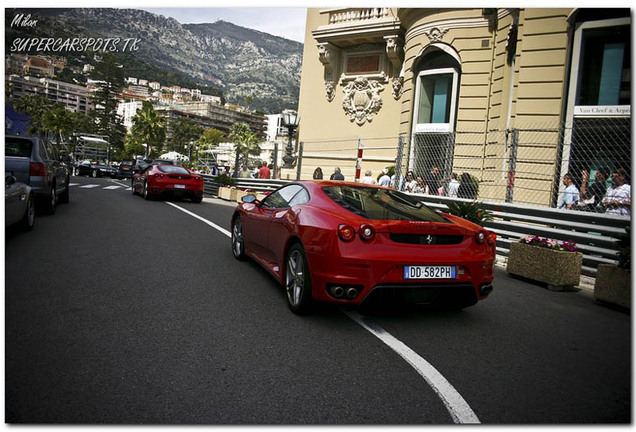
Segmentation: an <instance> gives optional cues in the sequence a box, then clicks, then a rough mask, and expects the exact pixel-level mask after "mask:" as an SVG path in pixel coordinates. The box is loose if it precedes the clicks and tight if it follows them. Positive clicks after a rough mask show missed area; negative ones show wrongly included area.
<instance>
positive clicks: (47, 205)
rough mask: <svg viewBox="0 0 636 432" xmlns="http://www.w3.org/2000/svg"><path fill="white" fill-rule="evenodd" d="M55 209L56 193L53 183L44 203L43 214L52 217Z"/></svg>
mask: <svg viewBox="0 0 636 432" xmlns="http://www.w3.org/2000/svg"><path fill="white" fill-rule="evenodd" d="M56 208H57V192H56V191H55V183H54V184H52V185H51V191H50V192H49V196H48V198H47V199H45V201H44V212H45V213H46V214H49V215H54V214H55V210H56Z"/></svg>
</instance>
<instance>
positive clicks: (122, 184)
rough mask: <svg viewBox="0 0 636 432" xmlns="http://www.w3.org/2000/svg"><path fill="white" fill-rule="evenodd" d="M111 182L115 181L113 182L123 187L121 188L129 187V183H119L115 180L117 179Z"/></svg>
mask: <svg viewBox="0 0 636 432" xmlns="http://www.w3.org/2000/svg"><path fill="white" fill-rule="evenodd" d="M113 183H115V184H117V185H119V186H121V187H123V188H129V187H130V185H129V184H124V183H119V182H117V181H115V182H113Z"/></svg>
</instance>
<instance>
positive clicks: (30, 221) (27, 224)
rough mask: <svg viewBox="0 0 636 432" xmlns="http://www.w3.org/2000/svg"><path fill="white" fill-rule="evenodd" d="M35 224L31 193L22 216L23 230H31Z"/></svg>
mask: <svg viewBox="0 0 636 432" xmlns="http://www.w3.org/2000/svg"><path fill="white" fill-rule="evenodd" d="M34 226H35V203H34V202H33V195H29V198H28V201H27V205H26V210H25V211H24V217H23V218H22V227H23V228H24V230H25V231H31V230H32V229H33V227H34Z"/></svg>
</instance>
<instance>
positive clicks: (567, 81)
mask: <svg viewBox="0 0 636 432" xmlns="http://www.w3.org/2000/svg"><path fill="white" fill-rule="evenodd" d="M630 52H631V15H630V10H629V9H617V8H615V9H612V8H604V9H586V8H485V9H484V8H455V9H453V8H441V9H440V8H331V9H315V8H310V9H308V11H307V30H306V36H305V44H304V53H303V68H302V73H301V86H300V100H299V115H300V117H301V124H300V127H299V134H300V136H299V140H300V141H303V142H304V157H303V165H302V177H303V178H311V173H312V172H313V170H314V168H315V167H316V166H321V165H322V166H323V167H324V166H329V164H334V161H336V162H337V163H338V164H339V165H342V169H343V172H344V173H345V176H346V177H347V178H349V179H352V178H353V176H354V174H355V169H356V150H357V146H358V145H360V144H359V143H363V144H364V145H365V149H364V152H365V156H366V159H363V161H362V163H363V169H365V168H369V169H371V170H372V171H373V172H374V173H378V172H379V171H380V170H381V169H382V168H384V167H385V166H389V165H395V166H396V169H398V171H399V173H402V174H403V173H405V171H406V170H407V169H413V170H416V171H417V172H418V173H419V174H425V173H427V172H428V171H429V170H430V169H431V168H432V167H433V166H438V167H439V168H440V169H441V171H442V173H443V175H444V176H445V177H446V178H447V176H449V175H450V173H451V172H458V173H459V172H467V173H469V174H471V175H473V176H475V177H476V178H477V179H478V180H480V186H481V188H480V199H485V200H495V201H508V202H523V203H528V204H535V205H554V202H555V200H556V197H557V196H558V194H559V191H560V189H562V185H561V182H560V179H561V177H562V176H563V174H565V173H566V172H568V171H571V172H574V173H575V175H578V174H579V173H580V172H581V170H582V169H586V170H589V171H591V172H594V171H595V170H598V169H599V168H601V167H610V168H612V167H618V166H623V167H629V166H631V107H630V100H631V66H630V64H631V59H630ZM350 137H353V139H351V140H350V141H351V142H352V143H351V144H349V143H347V144H343V143H345V142H346V140H347V139H349V138H350ZM356 143H358V144H356ZM345 145H350V149H348V150H347V152H344V151H343V146H345ZM318 147H320V151H318V150H316V149H317V148H318ZM345 153H346V154H345ZM592 178H593V176H592Z"/></svg>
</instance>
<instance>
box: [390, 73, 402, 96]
mask: <svg viewBox="0 0 636 432" xmlns="http://www.w3.org/2000/svg"><path fill="white" fill-rule="evenodd" d="M391 86H392V87H393V98H394V99H395V100H398V99H399V98H400V97H401V96H402V93H403V92H404V77H401V76H399V77H393V78H391Z"/></svg>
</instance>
